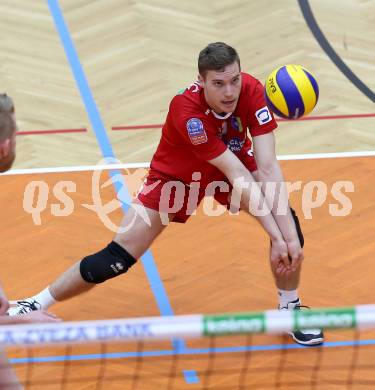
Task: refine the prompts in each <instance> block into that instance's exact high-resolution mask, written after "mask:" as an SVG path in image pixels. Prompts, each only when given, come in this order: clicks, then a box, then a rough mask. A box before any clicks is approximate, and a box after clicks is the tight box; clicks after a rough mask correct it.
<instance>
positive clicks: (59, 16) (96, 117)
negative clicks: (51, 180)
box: [48, 0, 178, 347]
mask: <svg viewBox="0 0 375 390" xmlns="http://www.w3.org/2000/svg"><path fill="white" fill-rule="evenodd" d="M48 7H49V10H50V14H51V17H52V20H53V22H54V25H55V28H56V31H57V35H58V36H59V38H60V40H61V44H62V47H63V49H64V51H65V55H66V58H67V60H68V63H69V65H70V69H71V72H72V74H73V77H74V80H75V82H76V85H77V88H78V91H79V93H80V95H81V99H82V100H83V103H84V107H85V109H86V112H87V114H88V116H89V120H90V122H91V125H92V128H93V130H94V133H95V136H96V139H97V143H98V146H99V149H100V151H101V154H102V156H103V157H104V158H105V159H106V158H109V159H112V160H113V159H114V158H115V155H114V152H113V148H112V145H111V142H110V140H109V137H108V134H107V130H106V128H105V126H104V123H103V120H102V118H101V116H100V112H99V109H98V107H97V105H96V102H95V99H94V97H93V94H92V92H91V89H90V86H89V83H88V81H87V78H86V75H85V72H84V70H83V68H82V65H81V62H80V59H79V56H78V53H77V51H76V49H75V45H74V43H73V40H72V37H71V34H70V32H69V29H68V26H67V24H66V22H65V18H64V15H63V13H62V11H61V9H60V5H59V2H58V0H48ZM110 169H111V171H110V172H109V174H110V176H111V178H112V179H114V178H115V177H119V180H120V182H119V181H116V180H113V183H112V184H113V186H114V188H115V191H116V194H117V195H118V196H119V198H120V200H122V208H123V210H124V211H127V208H129V207H130V203H131V198H130V194H129V191H128V189H127V187H126V185H125V183H124V181H123V179H122V177H121V175H118V171H115V170H113V168H110ZM120 194H122V196H120ZM141 261H142V265H143V268H144V271H145V274H146V277H147V280H148V282H149V285H150V289H151V292H152V294H153V296H154V298H155V301H156V305H157V307H158V309H159V311H160V313H161V315H162V316H173V315H174V312H173V309H172V306H171V303H170V301H169V297H168V294H167V292H166V289H165V288H164V284H163V282H162V279H161V277H160V274H159V272H158V269H157V266H156V263H155V260H154V257H153V255H152V253H151V250H150V249H148V250H147V251H146V252H145V253H144V254H143V256H141ZM174 346H175V347H177V346H178V343H177V342H176V343H175V344H174Z"/></svg>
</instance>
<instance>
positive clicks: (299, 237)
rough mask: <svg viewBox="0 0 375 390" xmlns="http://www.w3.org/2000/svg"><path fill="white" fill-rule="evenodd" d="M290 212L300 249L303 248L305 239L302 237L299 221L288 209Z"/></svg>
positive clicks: (293, 212) (294, 213)
mask: <svg viewBox="0 0 375 390" xmlns="http://www.w3.org/2000/svg"><path fill="white" fill-rule="evenodd" d="M290 211H291V212H292V216H293V219H294V223H295V224H296V229H297V234H298V239H299V243H300V245H301V248H303V246H304V245H305V239H304V237H303V233H302V229H301V225H300V224H299V220H298V217H297V215H296V212H295V211H294V210H293V209H292V208H290Z"/></svg>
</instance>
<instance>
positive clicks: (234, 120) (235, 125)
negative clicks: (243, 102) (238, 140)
mask: <svg viewBox="0 0 375 390" xmlns="http://www.w3.org/2000/svg"><path fill="white" fill-rule="evenodd" d="M230 124H231V126H232V129H234V130H236V131H239V132H240V133H242V131H243V127H242V122H241V118H239V117H236V116H232V117H231V118H230Z"/></svg>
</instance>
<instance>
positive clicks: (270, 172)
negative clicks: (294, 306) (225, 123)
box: [253, 132, 303, 268]
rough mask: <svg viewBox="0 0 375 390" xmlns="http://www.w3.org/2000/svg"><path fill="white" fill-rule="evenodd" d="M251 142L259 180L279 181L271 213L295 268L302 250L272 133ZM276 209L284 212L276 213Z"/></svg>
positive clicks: (264, 181)
mask: <svg viewBox="0 0 375 390" xmlns="http://www.w3.org/2000/svg"><path fill="white" fill-rule="evenodd" d="M253 144H254V157H255V160H256V162H257V166H258V180H259V182H261V183H280V184H279V185H277V186H276V197H275V199H274V201H273V202H272V214H273V216H274V219H275V221H276V222H277V225H278V227H279V229H280V231H281V233H282V235H283V238H284V240H285V242H286V244H287V246H288V253H289V255H290V257H291V260H292V266H293V268H297V267H298V266H299V265H300V263H301V261H302V260H303V251H302V249H301V245H300V242H299V239H298V234H297V231H296V227H295V223H294V220H293V217H292V214H291V212H290V208H289V200H288V194H287V191H286V186H285V185H281V183H284V177H283V173H282V171H281V168H280V164H279V162H278V161H277V158H276V152H275V136H274V133H273V132H271V133H267V134H264V135H260V136H257V137H253ZM278 209H279V210H280V211H285V212H280V213H278Z"/></svg>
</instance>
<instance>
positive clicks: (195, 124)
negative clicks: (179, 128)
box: [186, 118, 207, 145]
mask: <svg viewBox="0 0 375 390" xmlns="http://www.w3.org/2000/svg"><path fill="white" fill-rule="evenodd" d="M186 129H187V131H188V135H189V138H190V141H191V143H192V144H193V145H199V144H204V143H205V142H207V134H206V132H205V130H204V126H203V123H202V121H201V120H200V119H198V118H191V119H189V120H188V121H187V123H186Z"/></svg>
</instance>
